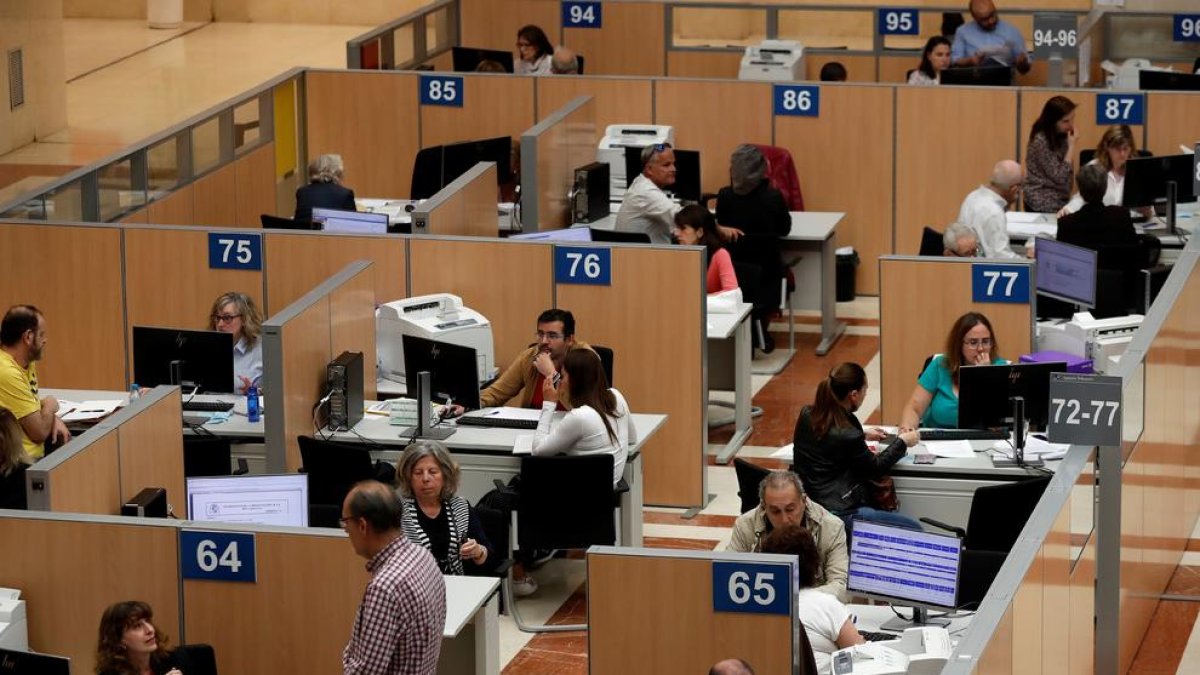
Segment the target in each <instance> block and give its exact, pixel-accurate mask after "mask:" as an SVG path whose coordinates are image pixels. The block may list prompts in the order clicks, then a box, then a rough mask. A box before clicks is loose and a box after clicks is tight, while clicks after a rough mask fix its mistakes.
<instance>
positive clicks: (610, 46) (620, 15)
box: [551, 2, 666, 75]
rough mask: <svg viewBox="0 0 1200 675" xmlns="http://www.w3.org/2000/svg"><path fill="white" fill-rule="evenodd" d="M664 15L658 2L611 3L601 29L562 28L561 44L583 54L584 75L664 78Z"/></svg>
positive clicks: (606, 6) (606, 8) (662, 6)
mask: <svg viewBox="0 0 1200 675" xmlns="http://www.w3.org/2000/svg"><path fill="white" fill-rule="evenodd" d="M665 14H666V7H664V5H663V3H660V2H610V3H608V4H606V5H604V28H603V29H602V30H596V29H594V28H563V31H562V33H563V40H562V42H563V44H565V45H569V46H570V47H571V48H572V49H574V50H575V51H576V52H578V53H579V54H582V55H583V57H584V60H585V61H584V72H585V73H596V74H600V75H663V74H664V72H665V71H664V70H663V69H664V67H665V65H666V64H665V59H663V53H664V50H665V48H666V45H665V43H664V41H663V40H664V37H663V22H664V21H665V18H664V17H665ZM559 21H560V22H561V19H560V20H559ZM618 35H619V36H620V39H617V40H614V39H613V38H614V37H615V36H618ZM551 41H553V40H551ZM633 45H637V47H636V48H634V47H633Z"/></svg>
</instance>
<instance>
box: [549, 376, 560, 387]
mask: <svg viewBox="0 0 1200 675" xmlns="http://www.w3.org/2000/svg"><path fill="white" fill-rule="evenodd" d="M561 382H562V373H559V372H555V373H554V377H552V378H550V384H552V385H554V388H555V389H557V388H558V385H559V383H561Z"/></svg>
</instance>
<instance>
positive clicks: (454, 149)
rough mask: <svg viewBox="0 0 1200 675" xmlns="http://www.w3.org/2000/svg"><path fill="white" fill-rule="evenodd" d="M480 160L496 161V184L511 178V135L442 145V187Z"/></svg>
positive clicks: (503, 182) (501, 183)
mask: <svg viewBox="0 0 1200 675" xmlns="http://www.w3.org/2000/svg"><path fill="white" fill-rule="evenodd" d="M480 162H495V163H496V185H498V186H499V185H503V184H505V183H507V182H509V181H511V180H512V137H511V136H497V137H496V138H481V139H479V140H475V141H463V142H462V143H451V144H450V145H444V146H442V187H446V186H447V185H449V184H450V183H452V182H454V179H455V178H458V177H459V176H461V175H463V174H464V173H466V172H467V171H469V170H470V169H471V167H473V166H475V165H476V164H478V163H480Z"/></svg>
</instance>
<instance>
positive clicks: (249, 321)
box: [209, 291, 263, 394]
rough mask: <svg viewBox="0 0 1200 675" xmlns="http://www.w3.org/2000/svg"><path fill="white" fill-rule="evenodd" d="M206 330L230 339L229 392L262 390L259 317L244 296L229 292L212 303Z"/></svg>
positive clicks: (260, 322) (255, 307)
mask: <svg viewBox="0 0 1200 675" xmlns="http://www.w3.org/2000/svg"><path fill="white" fill-rule="evenodd" d="M209 321H210V322H211V323H210V324H209V326H210V328H211V329H212V330H215V331H220V332H222V333H229V334H231V335H233V391H235V392H236V393H238V394H245V393H246V390H247V389H249V388H250V385H254V386H255V387H258V388H259V390H260V391H261V389H262V373H263V360H262V341H261V340H259V337H260V336H261V335H262V321H263V319H262V313H261V312H259V311H258V307H257V306H256V305H255V304H254V300H252V299H251V298H250V296H248V295H246V294H245V293H238V292H237V291H230V292H228V293H224V294H222V295H221V296H220V297H218V298H217V299H216V300H215V301H213V305H212V311H211V312H209Z"/></svg>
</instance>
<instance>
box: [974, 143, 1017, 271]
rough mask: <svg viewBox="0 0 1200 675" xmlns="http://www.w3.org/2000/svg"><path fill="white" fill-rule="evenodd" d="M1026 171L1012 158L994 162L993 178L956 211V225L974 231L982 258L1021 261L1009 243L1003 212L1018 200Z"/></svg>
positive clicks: (976, 189)
mask: <svg viewBox="0 0 1200 675" xmlns="http://www.w3.org/2000/svg"><path fill="white" fill-rule="evenodd" d="M1024 180H1025V170H1024V169H1022V168H1021V165H1020V164H1017V163H1016V162H1014V161H1013V160H1011V159H1005V160H1002V161H1000V162H997V163H996V166H994V167H993V168H992V177H991V178H990V179H988V182H987V183H986V184H984V185H980V186H979V187H977V188H975V190H974V191H973V192H971V194H969V195H967V198H966V199H964V200H963V203H962V207H961V208H960V209H959V210H958V222H960V223H962V224H964V225H968V226H970V227H971V229H973V230H975V234H976V235H978V237H979V244H980V246H981V247H982V248H983V256H984V257H985V258H1020V257H1021V256H1019V255H1017V254H1016V253H1014V252H1013V250H1012V248H1011V247H1010V246H1009V244H1008V221H1007V220H1006V218H1005V215H1004V214H1005V212H1006V211H1007V210H1008V207H1009V205H1011V204H1013V203H1015V202H1016V201H1017V197H1018V196H1020V194H1021V186H1022V185H1023V183H1024Z"/></svg>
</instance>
